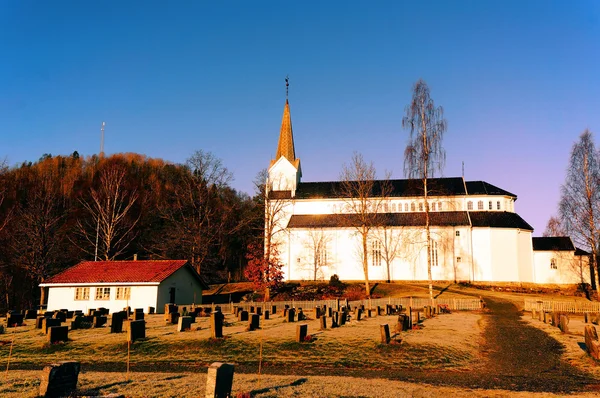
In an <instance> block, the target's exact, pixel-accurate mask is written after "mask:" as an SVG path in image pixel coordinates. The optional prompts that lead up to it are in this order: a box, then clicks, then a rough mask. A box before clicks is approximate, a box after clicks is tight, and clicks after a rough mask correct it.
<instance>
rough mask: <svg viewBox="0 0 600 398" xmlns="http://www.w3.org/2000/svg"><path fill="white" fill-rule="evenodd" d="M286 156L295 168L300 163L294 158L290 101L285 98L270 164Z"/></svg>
mask: <svg viewBox="0 0 600 398" xmlns="http://www.w3.org/2000/svg"><path fill="white" fill-rule="evenodd" d="M282 156H283V157H284V158H286V159H287V160H289V162H290V163H291V164H292V165H293V166H294V167H296V168H298V167H299V165H300V159H296V150H295V148H294V133H293V131H292V116H291V114H290V103H289V101H288V100H287V99H286V100H285V106H284V108H283V117H282V119H281V130H280V131H279V142H278V143H277V152H276V153H275V159H273V160H272V161H271V166H272V165H273V164H275V162H276V161H278V160H279V158H281V157H282Z"/></svg>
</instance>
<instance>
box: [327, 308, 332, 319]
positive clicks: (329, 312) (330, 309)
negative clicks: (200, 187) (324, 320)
mask: <svg viewBox="0 0 600 398" xmlns="http://www.w3.org/2000/svg"><path fill="white" fill-rule="evenodd" d="M327 315H328V316H329V317H330V318H331V317H332V316H333V308H331V307H329V308H327Z"/></svg>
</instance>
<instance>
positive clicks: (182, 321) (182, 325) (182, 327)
mask: <svg viewBox="0 0 600 398" xmlns="http://www.w3.org/2000/svg"><path fill="white" fill-rule="evenodd" d="M191 329H192V317H191V316H181V317H179V322H178V323H177V331H178V332H185V331H188V330H191Z"/></svg>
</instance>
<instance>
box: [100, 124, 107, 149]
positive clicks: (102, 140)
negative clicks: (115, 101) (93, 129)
mask: <svg viewBox="0 0 600 398" xmlns="http://www.w3.org/2000/svg"><path fill="white" fill-rule="evenodd" d="M104 126H106V123H105V122H102V127H100V156H104Z"/></svg>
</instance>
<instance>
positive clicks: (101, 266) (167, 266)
mask: <svg viewBox="0 0 600 398" xmlns="http://www.w3.org/2000/svg"><path fill="white" fill-rule="evenodd" d="M185 264H187V261H186V260H147V261H83V262H81V263H79V264H77V265H75V266H73V267H71V268H69V269H67V270H65V271H63V272H61V273H59V274H57V275H54V276H53V277H51V278H50V279H48V280H46V281H44V282H43V283H44V284H46V283H132V282H162V281H164V280H165V279H166V278H168V277H169V276H170V275H171V274H173V273H174V272H175V271H177V270H178V269H180V268H181V267H183V266H184V265H185Z"/></svg>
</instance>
